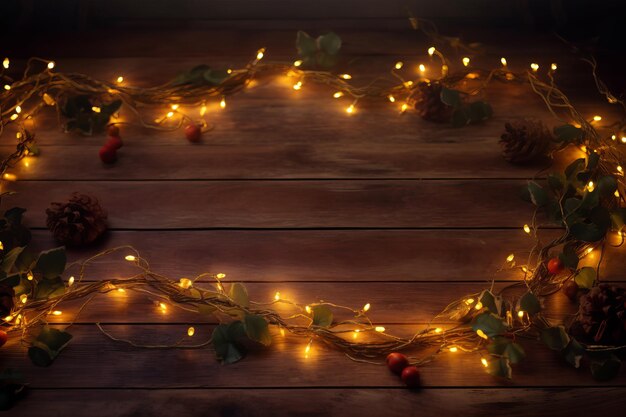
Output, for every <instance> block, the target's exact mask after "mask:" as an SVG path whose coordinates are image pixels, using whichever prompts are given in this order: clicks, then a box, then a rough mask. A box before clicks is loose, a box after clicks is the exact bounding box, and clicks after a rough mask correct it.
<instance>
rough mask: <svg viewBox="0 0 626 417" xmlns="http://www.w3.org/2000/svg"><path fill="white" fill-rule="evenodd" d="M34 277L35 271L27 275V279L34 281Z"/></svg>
mask: <svg viewBox="0 0 626 417" xmlns="http://www.w3.org/2000/svg"><path fill="white" fill-rule="evenodd" d="M34 278H35V277H34V276H33V273H32V272H29V273H28V274H27V275H26V279H27V280H29V281H32V280H33V279H34ZM71 278H74V277H71ZM71 278H70V279H71Z"/></svg>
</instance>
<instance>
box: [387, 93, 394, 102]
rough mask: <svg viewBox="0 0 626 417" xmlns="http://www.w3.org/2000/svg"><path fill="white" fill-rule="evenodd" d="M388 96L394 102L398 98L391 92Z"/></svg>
mask: <svg viewBox="0 0 626 417" xmlns="http://www.w3.org/2000/svg"><path fill="white" fill-rule="evenodd" d="M387 98H388V99H389V101H390V102H392V103H394V102H395V101H396V98H395V97H394V96H392V95H391V94H389V95H388V96H387Z"/></svg>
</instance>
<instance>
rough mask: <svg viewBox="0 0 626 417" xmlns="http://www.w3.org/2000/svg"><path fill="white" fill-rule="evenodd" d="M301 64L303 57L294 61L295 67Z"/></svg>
mask: <svg viewBox="0 0 626 417" xmlns="http://www.w3.org/2000/svg"><path fill="white" fill-rule="evenodd" d="M300 65H302V60H301V59H299V60H297V61H294V62H293V66H294V67H299V66H300Z"/></svg>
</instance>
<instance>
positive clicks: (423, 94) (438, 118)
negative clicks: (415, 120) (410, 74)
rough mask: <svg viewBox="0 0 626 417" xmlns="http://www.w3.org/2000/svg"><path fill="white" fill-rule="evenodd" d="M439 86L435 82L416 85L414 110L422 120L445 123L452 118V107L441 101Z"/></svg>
mask: <svg viewBox="0 0 626 417" xmlns="http://www.w3.org/2000/svg"><path fill="white" fill-rule="evenodd" d="M441 88H442V87H441V84H439V83H437V82H432V83H431V82H424V81H422V82H420V83H419V84H418V85H417V89H418V95H417V99H416V101H415V110H416V111H417V113H418V114H419V115H420V116H421V117H422V119H424V120H429V121H431V122H439V123H445V122H449V121H450V118H451V117H452V106H448V105H447V104H445V103H444V102H443V101H441Z"/></svg>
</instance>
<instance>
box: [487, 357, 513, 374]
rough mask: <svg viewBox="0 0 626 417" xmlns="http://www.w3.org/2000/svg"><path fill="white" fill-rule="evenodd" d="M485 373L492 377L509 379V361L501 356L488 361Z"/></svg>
mask: <svg viewBox="0 0 626 417" xmlns="http://www.w3.org/2000/svg"><path fill="white" fill-rule="evenodd" d="M487 372H488V373H489V374H490V375H493V376H497V377H501V378H507V379H511V374H512V370H511V364H510V363H509V359H508V358H506V357H504V356H501V357H499V358H496V359H493V360H490V361H489V362H488V363H487Z"/></svg>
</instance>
